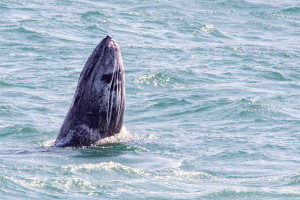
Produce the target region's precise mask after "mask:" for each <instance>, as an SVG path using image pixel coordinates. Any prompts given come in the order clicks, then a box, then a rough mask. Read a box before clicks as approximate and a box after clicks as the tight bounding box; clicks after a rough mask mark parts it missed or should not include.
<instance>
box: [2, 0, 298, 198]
mask: <svg viewBox="0 0 300 200" xmlns="http://www.w3.org/2000/svg"><path fill="white" fill-rule="evenodd" d="M0 13H1V14H0V16H1V17H0V71H1V73H0V140H1V142H0V199H96V198H98V199H284V200H286V199H300V129H299V125H300V109H299V108H300V104H299V98H300V68H299V66H300V59H299V58H300V57H299V55H300V50H299V46H300V29H299V28H300V4H299V1H296V0H288V1H282V2H281V1H278V2H277V1H270V0H265V1H258V0H255V1H245V0H242V1H237V0H233V1H229V0H216V1H208V0H206V1H192V0H191V1H182V0H179V1H176V2H173V1H168V0H162V1H150V2H143V1H135V0H133V1H128V2H127V1H109V2H106V1H102V2H101V1H92V0H86V1H83V0H72V1H71V0H66V1H58V0H50V1H16V0H12V1H8V0H6V1H3V0H1V1H0ZM107 34H110V35H112V37H113V38H114V39H115V40H116V41H117V42H118V43H119V45H120V46H121V49H122V56H123V61H124V66H125V69H126V71H125V73H126V92H127V100H126V111H125V119H124V120H125V122H124V125H125V127H126V129H127V132H126V131H125V132H126V133H127V135H130V134H131V136H132V138H131V139H130V140H129V141H123V142H121V143H118V142H117V143H106V144H103V145H98V146H95V147H90V148H76V149H73V148H52V147H50V146H51V145H52V144H53V142H54V140H55V138H56V135H57V132H58V130H59V128H60V126H61V124H62V122H63V120H64V117H65V115H66V113H67V110H68V107H69V105H70V103H71V101H72V98H73V95H74V91H75V88H76V84H77V80H78V77H79V74H80V72H81V70H82V68H83V66H84V64H85V62H86V60H87V58H88V56H89V54H90V53H91V52H92V50H93V49H94V47H95V46H96V45H97V43H98V42H100V40H101V39H102V38H103V37H105V36H106V35H107ZM127 139H128V138H127Z"/></svg>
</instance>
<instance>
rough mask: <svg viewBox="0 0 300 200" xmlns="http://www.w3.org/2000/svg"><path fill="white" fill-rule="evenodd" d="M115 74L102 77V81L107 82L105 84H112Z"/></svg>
mask: <svg viewBox="0 0 300 200" xmlns="http://www.w3.org/2000/svg"><path fill="white" fill-rule="evenodd" d="M112 77H113V74H103V76H102V77H101V81H103V82H105V83H110V82H111V80H112Z"/></svg>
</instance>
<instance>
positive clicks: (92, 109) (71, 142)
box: [54, 36, 125, 147]
mask: <svg viewBox="0 0 300 200" xmlns="http://www.w3.org/2000/svg"><path fill="white" fill-rule="evenodd" d="M124 109H125V78H124V67H123V61H122V57H121V50H120V47H119V46H118V44H117V43H116V42H115V41H114V40H113V39H112V38H111V37H110V36H106V37H105V38H104V39H103V40H102V41H101V42H100V43H99V44H98V45H97V47H96V48H95V49H94V51H93V53H92V54H91V55H90V57H89V59H88V60H87V62H86V64H85V66H84V68H83V70H82V72H81V74H80V77H79V80H78V85H77V89H76V92H75V95H74V98H73V102H72V104H71V106H70V108H69V111H68V114H67V116H66V118H65V120H64V122H63V125H62V127H61V129H60V131H59V133H58V135H57V138H56V141H55V143H54V146H73V147H78V146H88V145H92V144H94V143H96V142H97V141H99V140H100V139H103V138H105V137H109V136H112V135H114V134H116V133H119V132H120V131H121V128H122V126H123V116H124Z"/></svg>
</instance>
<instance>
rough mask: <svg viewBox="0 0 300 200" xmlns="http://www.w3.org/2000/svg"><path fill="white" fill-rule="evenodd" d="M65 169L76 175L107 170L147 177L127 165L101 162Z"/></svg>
mask: <svg viewBox="0 0 300 200" xmlns="http://www.w3.org/2000/svg"><path fill="white" fill-rule="evenodd" d="M62 168H63V169H66V170H69V171H71V172H72V173H75V172H77V171H87V172H90V171H93V170H105V171H109V172H111V171H115V170H122V171H125V172H126V173H134V174H138V175H146V174H145V173H144V172H142V171H140V170H137V169H134V168H132V167H128V166H125V165H122V164H120V163H116V162H101V163H96V164H92V163H89V164H83V165H67V166H63V167H62Z"/></svg>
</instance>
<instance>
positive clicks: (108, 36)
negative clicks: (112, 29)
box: [104, 35, 112, 40]
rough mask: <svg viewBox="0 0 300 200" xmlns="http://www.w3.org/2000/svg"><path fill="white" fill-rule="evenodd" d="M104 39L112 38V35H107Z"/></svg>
mask: <svg viewBox="0 0 300 200" xmlns="http://www.w3.org/2000/svg"><path fill="white" fill-rule="evenodd" d="M104 39H105V40H112V37H111V36H110V35H107V36H106V37H105V38H104Z"/></svg>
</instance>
